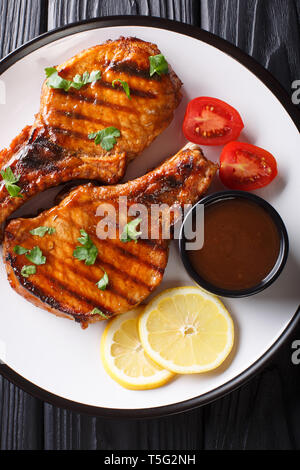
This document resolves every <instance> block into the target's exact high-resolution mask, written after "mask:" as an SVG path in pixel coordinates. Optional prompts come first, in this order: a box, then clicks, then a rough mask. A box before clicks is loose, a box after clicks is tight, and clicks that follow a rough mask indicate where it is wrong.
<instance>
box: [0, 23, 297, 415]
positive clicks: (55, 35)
mask: <svg viewBox="0 0 300 470" xmlns="http://www.w3.org/2000/svg"><path fill="white" fill-rule="evenodd" d="M116 26H144V27H152V28H159V29H165V30H168V31H173V32H175V33H179V34H183V35H186V36H189V37H192V38H194V39H197V40H200V41H202V42H204V43H206V44H209V45H211V46H213V47H216V48H217V49H218V50H220V51H222V52H223V53H225V54H227V55H229V56H231V57H232V58H233V59H235V60H237V61H238V62H239V63H240V64H242V65H243V66H244V67H246V68H247V69H248V70H249V71H250V72H251V73H253V74H254V75H255V76H256V78H258V79H259V80H260V81H262V82H263V84H264V85H265V86H266V87H267V88H268V89H269V90H270V91H271V93H272V94H273V95H274V96H275V97H276V98H277V99H278V100H279V102H280V103H281V105H282V106H283V107H284V109H285V110H286V112H287V113H288V114H289V116H290V118H291V120H292V122H293V123H294V125H295V126H296V128H297V129H298V131H299V132H300V112H299V110H298V108H297V106H296V105H294V104H293V103H292V101H291V97H290V96H289V94H288V93H287V92H286V91H285V89H284V88H283V87H282V85H281V84H280V83H279V82H278V81H277V79H275V78H274V77H273V75H272V74H271V73H270V72H269V71H268V70H266V69H265V68H264V67H263V66H262V65H260V64H259V63H258V62H257V61H256V60H255V59H253V58H252V57H251V56H249V55H248V54H247V53H245V52H244V51H242V50H241V49H239V48H238V47H237V46H235V45H233V44H231V43H230V42H228V41H226V40H225V39H222V38H220V37H218V36H216V35H214V34H212V33H210V32H208V31H205V30H203V29H201V28H199V27H197V26H192V25H189V24H186V23H181V22H179V21H174V20H168V19H164V18H158V17H148V16H137V15H118V16H117V15H116V16H106V17H103V18H93V19H87V20H82V21H78V22H75V23H71V24H68V25H65V26H62V27H60V28H57V29H53V30H50V31H47V32H46V33H43V34H41V35H39V36H37V37H36V38H34V39H32V40H31V41H28V42H27V43H25V44H23V45H22V46H20V47H19V48H17V49H16V50H14V51H13V52H11V53H10V54H8V55H7V56H5V57H4V58H3V59H2V60H1V61H0V76H1V75H2V73H3V72H5V71H6V70H7V69H8V68H10V67H11V66H12V65H13V64H15V63H16V62H18V61H19V60H20V59H22V58H23V57H25V56H27V55H29V54H30V53H32V52H34V51H35V50H37V49H39V48H40V47H43V46H45V45H47V44H50V43H51V42H54V41H56V40H58V39H62V38H64V37H67V36H70V35H72V34H76V33H80V32H83V31H89V30H92V29H98V28H99V29H100V28H106V27H116ZM297 325H300V306H299V307H298V309H297V311H296V312H295V314H294V315H293V317H292V318H291V320H290V321H289V323H288V325H287V326H286V328H285V329H284V330H283V332H282V333H281V335H280V336H279V337H278V338H277V340H276V341H275V342H274V343H273V344H272V345H271V346H270V348H269V349H268V350H267V351H266V352H265V353H264V354H263V355H262V356H261V357H260V358H259V359H257V361H255V362H254V363H253V364H252V365H251V366H250V367H248V368H247V369H245V370H244V371H243V372H241V373H240V374H239V375H237V376H236V377H234V378H233V379H231V380H229V381H228V382H226V383H224V384H223V385H220V386H219V387H217V388H215V389H213V390H211V391H209V392H206V393H204V394H203V395H199V396H197V397H194V398H190V399H188V400H184V401H182V402H177V403H172V404H169V405H163V406H158V407H154V408H153V407H152V408H138V409H125V408H122V409H118V408H103V407H98V406H94V405H87V404H85V403H80V402H75V401H72V400H69V399H67V398H63V397H60V396H59V395H56V394H53V393H52V392H49V391H47V390H45V389H43V388H41V387H39V386H38V385H35V384H34V383H32V382H30V381H29V380H27V379H26V378H24V377H23V376H21V375H20V374H18V373H17V372H15V371H14V370H13V369H12V368H10V367H9V366H7V365H6V364H0V374H1V375H2V376H3V377H5V378H6V379H8V380H9V381H10V382H12V383H13V384H14V385H16V386H18V387H20V388H21V389H22V390H24V391H25V392H27V393H29V394H30V395H32V396H34V397H36V398H38V399H40V400H43V401H45V402H47V403H50V404H52V405H54V406H58V407H61V408H66V409H69V410H72V411H75V412H79V413H85V414H89V415H92V416H102V417H113V418H116V417H119V418H127V419H128V418H132V419H145V418H157V417H161V416H166V415H170V414H177V413H181V412H185V411H189V410H192V409H195V408H198V407H200V406H203V405H206V404H208V403H211V402H213V401H215V400H217V399H218V398H221V397H223V396H225V395H227V394H228V393H230V392H232V391H234V390H236V389H237V388H239V387H240V386H242V385H243V384H245V383H246V382H248V381H249V380H250V379H251V378H252V377H253V376H254V375H256V374H257V373H258V372H260V371H261V369H262V368H263V367H265V366H266V365H267V363H268V362H269V361H270V360H271V358H272V357H273V355H274V354H275V353H276V352H277V351H278V350H279V349H280V347H281V346H282V345H283V344H284V343H285V342H286V340H287V339H288V337H289V336H290V335H291V333H292V331H293V330H294V328H296V326H297Z"/></svg>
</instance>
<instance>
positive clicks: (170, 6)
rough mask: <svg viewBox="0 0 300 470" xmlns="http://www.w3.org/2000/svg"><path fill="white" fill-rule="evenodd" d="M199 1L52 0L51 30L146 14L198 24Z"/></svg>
mask: <svg viewBox="0 0 300 470" xmlns="http://www.w3.org/2000/svg"><path fill="white" fill-rule="evenodd" d="M199 11H200V2H198V0H196V1H195V0H117V1H113V0H96V1H90V0H68V1H67V2H66V1H64V0H49V15H48V29H53V28H57V27H59V26H63V25H65V24H69V23H73V22H75V21H79V20H83V19H87V18H96V17H102V16H109V15H146V16H159V17H161V18H169V19H174V20H178V21H182V22H184V23H190V24H197V25H198V24H199V21H200V17H199Z"/></svg>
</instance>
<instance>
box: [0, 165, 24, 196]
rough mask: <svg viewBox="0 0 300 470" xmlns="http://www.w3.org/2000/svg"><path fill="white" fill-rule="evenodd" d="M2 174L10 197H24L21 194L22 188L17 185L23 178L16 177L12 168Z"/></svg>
mask: <svg viewBox="0 0 300 470" xmlns="http://www.w3.org/2000/svg"><path fill="white" fill-rule="evenodd" d="M0 173H1V176H2V178H3V180H4V184H5V187H6V189H7V192H8V194H9V195H10V197H23V196H22V195H21V194H19V193H20V191H21V188H20V187H19V186H17V185H16V184H15V183H17V182H18V181H19V179H20V177H21V176H20V175H14V174H13V171H12V169H11V168H10V167H7V168H6V170H2V171H1V172H0Z"/></svg>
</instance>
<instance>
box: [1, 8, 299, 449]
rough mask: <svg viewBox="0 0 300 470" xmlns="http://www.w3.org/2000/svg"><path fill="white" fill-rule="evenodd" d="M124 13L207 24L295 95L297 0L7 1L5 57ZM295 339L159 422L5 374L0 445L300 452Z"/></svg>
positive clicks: (3, 34) (3, 38)
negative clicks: (96, 408) (35, 41)
mask: <svg viewBox="0 0 300 470" xmlns="http://www.w3.org/2000/svg"><path fill="white" fill-rule="evenodd" d="M116 14H118V15H120V14H122V15H130V14H138V15H147V16H151V15H152V16H160V17H163V18H170V19H176V20H178V21H182V22H185V23H189V24H193V25H196V26H200V27H202V28H204V29H207V30H209V31H211V32H213V33H215V34H217V35H219V36H221V37H223V38H225V39H227V40H228V41H230V42H232V43H234V44H235V45H237V46H238V47H240V48H241V49H243V50H244V51H245V52H247V53H248V54H250V55H252V56H253V57H254V58H256V59H257V60H258V61H259V62H260V63H261V64H262V65H264V66H265V67H266V68H268V69H269V70H270V71H271V72H272V73H273V74H274V75H275V76H276V78H277V79H278V80H279V81H280V82H281V83H282V85H283V86H284V87H285V88H286V90H287V91H288V93H290V94H291V92H292V91H291V84H292V82H293V80H296V79H298V80H299V79H300V48H299V40H300V26H299V19H300V1H299V0H201V1H200V0H199V1H198V0H0V57H3V56H4V55H6V54H7V53H9V52H10V51H12V50H14V49H15V48H16V47H18V46H19V45H21V44H23V43H24V42H26V41H28V40H29V39H31V38H33V37H35V36H37V35H38V34H40V33H42V32H45V31H47V30H49V29H53V28H56V27H59V26H62V25H65V24H68V23H71V22H74V21H79V20H81V19H86V18H94V17H102V16H106V15H116ZM258 106H259V104H258ZM283 138H284V136H283ZM0 308H1V307H0ZM295 339H300V328H299V330H298V331H295V332H294V333H293V335H292V337H291V338H290V339H289V341H287V342H286V344H285V345H284V346H283V347H282V348H281V350H280V351H278V353H277V354H276V356H275V357H274V358H273V360H272V363H271V364H269V365H268V367H267V368H266V369H265V370H264V371H263V372H262V373H260V374H259V375H258V376H256V377H255V378H253V379H252V380H251V381H250V382H249V383H248V384H246V385H244V386H243V387H241V388H240V389H239V390H238V391H235V392H233V393H231V394H230V395H228V396H226V397H224V398H222V399H220V400H218V401H216V402H215V403H213V404H210V405H207V406H205V407H202V408H199V409H197V410H194V411H191V412H188V413H184V414H181V415H176V416H169V417H166V418H160V419H154V420H142V421H135V420H133V421H129V420H116V419H114V420H110V419H101V418H93V417H90V416H85V415H79V414H78V413H73V412H70V411H66V410H63V409H59V408H56V407H54V406H52V405H49V404H46V403H43V402H41V401H39V400H37V399H35V398H33V397H31V396H29V395H28V394H27V393H25V392H23V391H22V390H20V389H18V388H17V387H15V386H13V385H12V384H10V383H9V382H8V381H7V380H5V379H4V378H2V377H1V376H0V449H105V450H113V449H148V450H186V449H188V450H194V449H197V450H202V449H300V425H299V423H300V365H299V366H296V365H293V364H292V362H291V354H292V352H293V351H292V348H291V345H292V342H293V341H294V340H295Z"/></svg>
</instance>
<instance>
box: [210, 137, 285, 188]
mask: <svg viewBox="0 0 300 470" xmlns="http://www.w3.org/2000/svg"><path fill="white" fill-rule="evenodd" d="M219 174H220V178H221V181H222V183H223V184H224V185H225V186H227V187H228V188H230V189H240V190H243V191H251V190H252V189H258V188H262V187H264V186H266V185H267V184H269V183H271V181H272V180H273V179H274V178H275V176H276V175H277V163H276V160H275V158H274V157H273V155H272V154H271V153H269V152H267V151H266V150H264V149H262V148H260V147H256V146H255V145H251V144H246V143H242V142H230V143H229V144H227V145H225V147H224V148H223V150H222V153H221V157H220V172H219Z"/></svg>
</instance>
